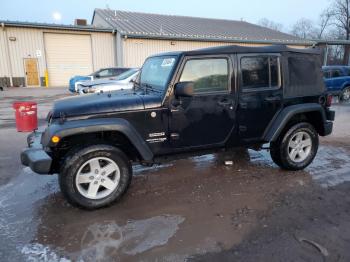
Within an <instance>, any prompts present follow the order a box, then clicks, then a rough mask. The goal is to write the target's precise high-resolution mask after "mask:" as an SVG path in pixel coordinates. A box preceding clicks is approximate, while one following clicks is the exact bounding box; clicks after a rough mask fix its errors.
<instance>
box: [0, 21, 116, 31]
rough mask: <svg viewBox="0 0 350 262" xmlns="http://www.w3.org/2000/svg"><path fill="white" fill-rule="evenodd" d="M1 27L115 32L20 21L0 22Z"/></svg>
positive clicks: (91, 27) (107, 29)
mask: <svg viewBox="0 0 350 262" xmlns="http://www.w3.org/2000/svg"><path fill="white" fill-rule="evenodd" d="M0 26H1V27H22V28H38V29H56V30H70V31H86V32H106V33H112V32H114V30H113V29H110V28H97V27H93V26H76V25H61V24H45V23H30V22H18V21H0Z"/></svg>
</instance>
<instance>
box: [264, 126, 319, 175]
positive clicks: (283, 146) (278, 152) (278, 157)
mask: <svg viewBox="0 0 350 262" xmlns="http://www.w3.org/2000/svg"><path fill="white" fill-rule="evenodd" d="M318 144H319V141H318V133H317V132H316V130H315V128H314V127H313V126H312V125H311V124H309V123H299V124H296V125H293V126H292V127H290V128H289V129H288V130H287V131H286V132H284V133H282V134H281V135H280V137H279V138H278V139H277V141H276V142H271V151H270V152H271V158H272V160H273V161H274V162H275V164H277V165H278V166H280V167H281V168H283V169H286V170H293V171H297V170H302V169H304V168H306V167H307V166H309V165H310V164H311V162H312V161H313V160H314V158H315V156H316V154H317V150H318Z"/></svg>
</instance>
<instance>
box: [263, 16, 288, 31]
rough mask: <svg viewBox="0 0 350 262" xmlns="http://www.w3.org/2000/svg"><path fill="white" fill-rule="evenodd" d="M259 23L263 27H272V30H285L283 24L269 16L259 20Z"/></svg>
mask: <svg viewBox="0 0 350 262" xmlns="http://www.w3.org/2000/svg"><path fill="white" fill-rule="evenodd" d="M258 25H261V26H263V27H267V28H270V29H272V30H276V31H282V30H283V25H282V24H280V23H276V22H274V21H271V20H269V19H267V18H262V19H260V20H259V21H258Z"/></svg>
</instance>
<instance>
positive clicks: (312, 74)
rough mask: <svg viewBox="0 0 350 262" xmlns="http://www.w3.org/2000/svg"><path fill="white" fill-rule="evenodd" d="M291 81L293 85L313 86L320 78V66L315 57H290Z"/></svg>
mask: <svg viewBox="0 0 350 262" xmlns="http://www.w3.org/2000/svg"><path fill="white" fill-rule="evenodd" d="M288 65H289V81H290V85H291V86H305V87H307V86H312V85H314V84H315V80H316V79H317V78H318V76H317V71H316V70H317V69H318V68H320V67H319V66H318V65H317V64H316V62H315V60H314V59H309V58H308V57H302V56H299V57H289V58H288Z"/></svg>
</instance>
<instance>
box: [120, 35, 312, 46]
mask: <svg viewBox="0 0 350 262" xmlns="http://www.w3.org/2000/svg"><path fill="white" fill-rule="evenodd" d="M120 34H121V36H122V37H123V38H133V39H154V40H170V41H171V40H174V41H175V40H178V41H200V42H223V43H245V44H266V45H298V46H313V45H315V44H317V42H315V41H311V40H305V41H295V40H278V39H248V38H234V37H232V38H230V37H222V38H216V37H211V36H196V35H193V36H186V35H169V34H142V33H127V32H120Z"/></svg>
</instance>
